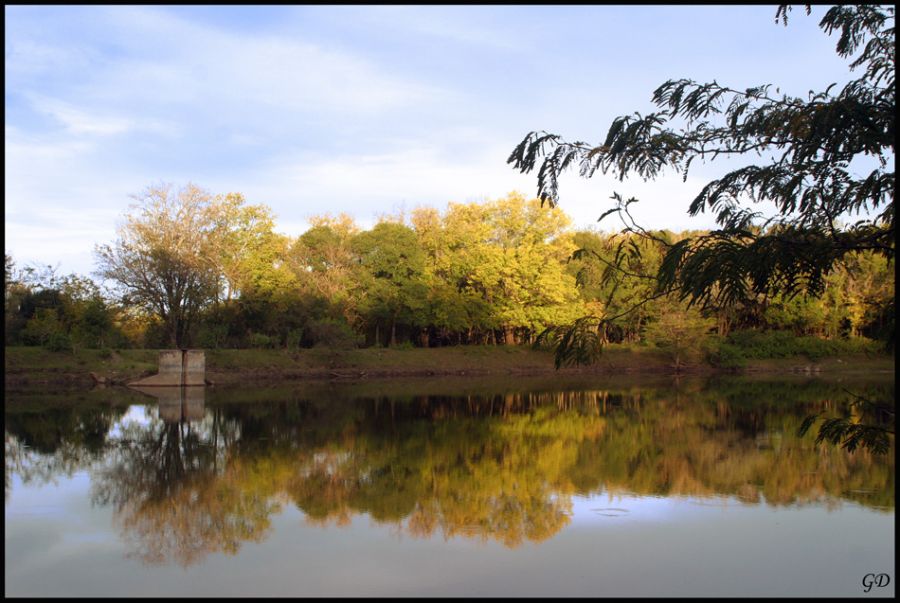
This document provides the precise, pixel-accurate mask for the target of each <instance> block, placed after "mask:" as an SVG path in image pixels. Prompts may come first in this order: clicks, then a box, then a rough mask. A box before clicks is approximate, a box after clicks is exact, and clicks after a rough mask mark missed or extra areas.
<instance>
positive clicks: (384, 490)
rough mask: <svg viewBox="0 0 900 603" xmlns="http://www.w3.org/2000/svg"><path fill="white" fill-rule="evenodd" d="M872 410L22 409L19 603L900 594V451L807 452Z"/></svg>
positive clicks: (611, 403)
mask: <svg viewBox="0 0 900 603" xmlns="http://www.w3.org/2000/svg"><path fill="white" fill-rule="evenodd" d="M853 394H855V395H864V396H867V397H869V398H884V399H890V400H893V398H894V384H893V379H892V377H891V379H890V380H887V379H881V380H878V381H854V382H852V383H846V382H836V381H834V380H832V381H822V380H815V379H806V380H803V379H793V380H781V381H773V380H765V379H740V378H733V379H716V380H709V381H701V380H679V381H672V380H669V379H661V378H656V379H655V380H648V379H647V378H641V379H635V378H630V379H626V378H614V379H601V378H598V377H596V376H594V377H583V378H579V379H569V380H567V381H560V380H558V379H550V378H540V379H538V378H535V379H528V378H521V379H517V380H516V382H515V383H509V382H504V381H503V380H498V379H494V380H466V381H463V380H459V379H444V380H430V381H425V380H415V381H409V382H402V381H392V382H383V381H375V382H367V383H357V384H336V383H332V384H296V385H292V386H285V387H278V388H267V389H260V388H253V389H250V388H244V389H241V388H232V389H225V388H211V389H208V390H203V389H197V388H189V389H187V390H178V389H175V390H172V391H167V392H166V393H164V394H162V393H160V392H157V395H156V396H149V395H146V394H142V393H139V392H134V391H131V390H124V389H118V388H115V389H107V390H94V391H90V392H50V391H25V392H7V401H6V413H5V430H6V434H5V436H6V455H5V458H6V516H5V520H6V534H5V549H6V550H5V553H6V555H5V584H6V587H5V590H6V594H7V595H8V596H16V595H19V596H21V595H26V596H73V595H78V596H150V595H153V596H178V595H185V596H192V595H193V596H201V595H204V596H205V595H220V596H221V595H225V596H228V595H247V596H250V595H283V596H288V595H290V596H317V595H318V596H322V595H324V596H350V595H360V596H366V595H369V596H391V595H397V596H413V595H426V596H429V595H435V596H437V595H458V596H478V595H485V596H498V595H507V596H692V595H693V596H776V595H785V596H867V597H871V596H893V595H894V585H893V580H894V578H895V576H894V574H893V567H894V535H893V534H894V454H893V450H891V451H890V453H889V454H888V455H885V456H876V455H873V454H871V453H869V452H867V451H865V450H858V451H856V452H854V453H852V454H851V453H848V452H846V451H844V450H841V449H839V448H835V447H833V446H817V445H816V444H815V443H814V439H815V437H814V435H815V434H809V435H807V436H805V437H804V438H800V437H798V436H797V435H796V432H797V428H798V427H799V425H800V423H801V422H802V420H803V418H804V417H805V416H806V415H807V414H810V413H813V412H819V411H823V410H825V411H828V412H846V402H847V401H849V400H850V399H851V395H853ZM882 572H886V573H888V574H889V575H890V577H891V584H889V585H887V586H886V587H883V588H878V587H874V588H872V589H871V590H870V592H868V593H865V592H864V587H863V586H862V580H863V578H864V576H865V575H866V574H869V573H875V574H879V573H882Z"/></svg>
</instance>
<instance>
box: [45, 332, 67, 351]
mask: <svg viewBox="0 0 900 603" xmlns="http://www.w3.org/2000/svg"><path fill="white" fill-rule="evenodd" d="M44 347H45V348H47V349H48V350H50V351H51V352H66V351H69V350H71V349H72V341H71V340H70V339H69V336H68V335H66V334H64V333H53V334H52V335H50V336H49V337H48V338H47V341H46V342H45V343H44Z"/></svg>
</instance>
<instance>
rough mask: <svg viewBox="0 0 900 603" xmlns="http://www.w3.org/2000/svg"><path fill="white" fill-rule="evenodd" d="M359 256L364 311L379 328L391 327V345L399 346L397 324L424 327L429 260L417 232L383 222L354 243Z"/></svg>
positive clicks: (377, 338) (377, 337)
mask: <svg viewBox="0 0 900 603" xmlns="http://www.w3.org/2000/svg"><path fill="white" fill-rule="evenodd" d="M351 245H352V248H353V250H354V252H355V253H356V254H357V256H358V257H359V262H360V263H359V269H358V271H357V274H358V277H357V286H358V287H359V288H360V290H361V293H360V299H361V310H362V313H363V314H364V315H365V316H367V317H368V319H369V321H370V322H371V323H372V324H374V325H375V328H376V337H375V340H376V345H377V344H379V343H380V327H381V326H384V327H389V328H390V340H389V345H392V346H393V345H395V344H396V343H397V325H398V323H399V324H403V325H408V326H415V327H420V326H422V325H423V324H424V322H425V321H424V320H423V318H424V311H425V308H426V305H427V302H426V299H427V295H428V288H427V285H426V283H425V281H424V278H425V258H424V255H423V254H422V249H421V248H420V247H419V244H418V241H416V233H415V232H414V231H413V230H412V229H411V228H409V227H408V226H404V225H403V224H398V223H396V222H381V223H379V224H376V225H375V227H374V228H373V229H372V230H367V231H365V232H361V233H359V234H358V235H356V236H355V237H354V238H353V241H352V243H351Z"/></svg>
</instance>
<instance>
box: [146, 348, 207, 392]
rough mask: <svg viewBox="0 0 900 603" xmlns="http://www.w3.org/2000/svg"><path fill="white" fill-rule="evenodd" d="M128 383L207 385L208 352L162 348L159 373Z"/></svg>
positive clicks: (164, 385) (175, 385)
mask: <svg viewBox="0 0 900 603" xmlns="http://www.w3.org/2000/svg"><path fill="white" fill-rule="evenodd" d="M128 385H132V386H138V387H166V386H168V387H173V386H174V387H180V386H195V385H206V352H204V351H203V350H161V351H160V352H159V373H157V374H156V375H151V376H150V377H147V378H145V379H140V380H138V381H134V382H132V383H129V384H128Z"/></svg>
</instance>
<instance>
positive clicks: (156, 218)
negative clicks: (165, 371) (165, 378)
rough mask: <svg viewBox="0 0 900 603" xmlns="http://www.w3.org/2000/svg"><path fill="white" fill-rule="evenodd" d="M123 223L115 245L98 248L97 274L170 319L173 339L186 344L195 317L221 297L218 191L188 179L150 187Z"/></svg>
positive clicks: (175, 343)
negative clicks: (216, 255) (215, 249)
mask: <svg viewBox="0 0 900 603" xmlns="http://www.w3.org/2000/svg"><path fill="white" fill-rule="evenodd" d="M134 198H135V199H136V200H137V204H135V205H133V206H132V207H133V208H134V212H133V213H131V214H128V215H127V216H126V219H125V223H124V224H123V225H122V226H120V227H119V229H118V235H119V238H118V239H117V240H116V242H115V243H113V244H112V245H100V246H97V247H96V248H95V254H96V256H97V263H98V265H99V267H100V269H99V270H98V272H97V274H98V275H99V276H100V277H102V278H104V279H109V280H112V281H114V282H115V283H116V285H118V287H119V289H120V290H121V293H122V295H123V300H124V303H125V304H126V305H137V306H140V307H141V308H143V309H144V310H145V311H147V312H149V313H150V314H151V315H155V316H157V317H158V318H160V319H161V320H162V321H163V323H164V324H165V328H166V333H167V337H168V340H169V344H170V345H172V346H173V347H176V348H180V347H183V346H184V345H187V339H188V334H189V330H190V327H191V323H192V322H193V321H194V320H195V318H196V317H197V315H198V313H199V311H200V310H201V308H202V307H203V306H204V305H205V304H206V303H208V302H209V301H211V300H213V299H214V298H215V297H216V294H217V291H218V281H219V276H218V274H217V272H216V270H215V265H214V263H213V262H212V261H211V257H213V255H212V252H211V249H210V242H211V241H213V240H215V229H216V224H217V222H216V220H215V219H214V218H215V216H214V214H213V212H212V210H213V209H214V207H213V197H212V196H211V195H210V194H209V193H208V192H206V191H204V190H203V189H200V188H199V187H197V186H194V185H193V184H188V185H187V186H185V187H183V188H182V189H181V190H179V191H177V193H176V192H174V191H173V190H172V187H171V186H170V185H163V186H151V187H148V188H147V189H146V190H145V191H144V192H143V193H142V194H141V195H137V196H135V197H134Z"/></svg>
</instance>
